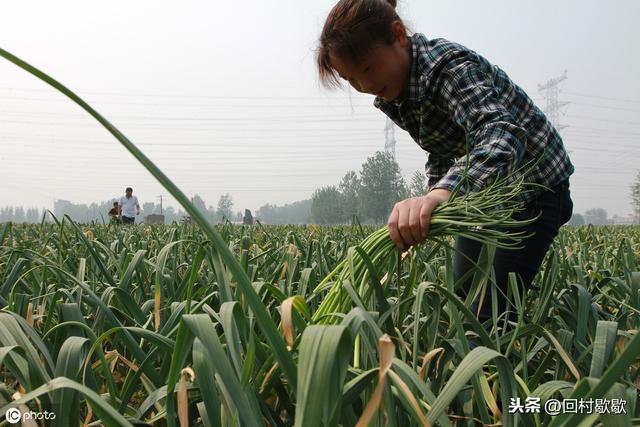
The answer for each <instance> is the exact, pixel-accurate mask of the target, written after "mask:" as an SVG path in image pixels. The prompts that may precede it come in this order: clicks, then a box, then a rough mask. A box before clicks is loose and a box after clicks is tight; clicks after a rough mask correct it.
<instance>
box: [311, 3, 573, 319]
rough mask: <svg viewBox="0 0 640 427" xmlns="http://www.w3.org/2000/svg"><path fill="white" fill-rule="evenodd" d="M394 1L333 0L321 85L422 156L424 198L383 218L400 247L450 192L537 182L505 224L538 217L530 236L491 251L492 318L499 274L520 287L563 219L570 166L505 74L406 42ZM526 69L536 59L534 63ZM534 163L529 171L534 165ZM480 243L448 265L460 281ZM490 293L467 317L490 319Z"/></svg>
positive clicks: (448, 50) (479, 60)
mask: <svg viewBox="0 0 640 427" xmlns="http://www.w3.org/2000/svg"><path fill="white" fill-rule="evenodd" d="M395 6H396V0H387V1H385V0H340V1H339V2H338V4H337V5H336V6H335V7H334V8H333V9H332V10H331V12H330V14H329V16H328V17H327V20H326V22H325V24H324V28H323V30H322V35H321V36H320V46H319V49H318V57H317V59H318V70H319V73H320V78H321V80H322V81H323V82H325V83H327V84H329V85H331V84H339V82H340V79H344V80H345V81H347V82H349V84H350V85H351V86H352V87H353V88H354V89H356V90H357V91H358V92H363V93H370V94H372V95H375V97H376V98H375V100H374V103H373V104H374V106H375V107H376V108H377V109H379V110H380V111H381V112H382V113H384V114H385V115H386V116H388V117H389V118H390V119H391V120H393V122H395V123H396V124H397V125H398V126H399V127H401V128H402V129H404V130H406V131H407V132H408V133H409V135H410V136H411V137H412V139H413V140H414V141H415V142H416V143H417V144H418V145H419V146H420V147H421V148H422V149H423V150H424V151H426V152H427V153H428V155H429V158H428V161H427V163H426V174H427V177H428V179H429V181H428V185H429V191H428V192H427V193H426V194H424V195H422V196H420V197H413V198H410V199H406V200H403V201H401V202H399V203H397V204H396V205H395V207H394V208H393V211H392V212H391V215H390V217H389V220H388V226H389V232H390V235H391V239H392V240H393V241H394V242H395V244H396V245H397V246H398V247H399V248H401V249H407V248H408V247H409V246H413V245H417V244H420V243H422V242H424V241H425V239H426V238H427V234H428V233H429V223H430V219H431V213H432V212H433V210H434V209H435V208H436V207H437V206H438V205H440V204H441V203H444V202H446V201H447V200H448V199H449V197H450V196H451V195H452V192H453V191H454V190H456V189H459V190H460V191H461V192H463V193H464V192H467V191H478V190H481V189H482V188H484V187H485V186H486V185H487V184H489V183H490V182H492V181H493V180H495V179H497V178H505V177H506V178H507V179H508V180H509V181H511V180H514V179H516V178H517V177H518V175H519V174H521V170H522V168H523V167H524V166H525V165H529V164H535V167H533V168H532V169H531V170H529V171H528V173H527V174H526V175H525V177H524V178H525V180H526V181H527V182H529V183H533V184H538V185H537V186H535V187H532V190H531V191H528V192H523V193H522V194H518V200H520V201H522V202H524V204H525V205H524V210H523V211H522V212H521V213H518V216H517V217H516V216H515V215H514V219H518V220H521V219H528V218H531V217H535V216H536V215H538V214H540V216H539V217H538V218H537V219H536V220H535V222H533V223H532V224H530V225H528V226H526V227H525V229H524V230H523V231H525V233H527V234H533V236H532V237H531V238H529V239H527V240H526V241H525V242H524V245H525V247H524V248H522V249H520V250H502V249H498V250H496V254H495V258H494V268H495V277H496V282H497V290H498V292H496V293H497V302H498V307H494V308H497V313H498V314H502V313H504V312H505V310H506V309H507V308H509V309H511V307H507V304H506V298H505V295H506V293H507V286H508V273H509V272H515V273H516V276H517V277H519V278H520V279H521V280H522V283H523V284H524V286H525V287H527V288H528V287H529V285H530V284H531V281H532V279H533V277H534V276H535V274H536V273H537V272H538V270H539V269H540V264H541V262H542V260H543V258H544V255H545V253H546V252H547V249H548V248H549V245H550V244H551V242H552V241H553V239H554V237H555V236H556V235H557V234H558V229H559V228H560V226H561V225H562V224H564V223H565V222H567V221H568V220H569V218H570V217H571V212H572V208H573V203H572V201H571V196H570V193H569V176H570V175H571V174H572V173H573V171H574V168H573V165H572V164H571V161H570V160H569V155H568V154H567V151H566V150H565V147H564V145H563V143H562V138H561V137H560V134H559V133H558V131H557V130H556V129H555V128H554V127H553V125H552V124H551V122H550V121H549V119H548V118H547V117H546V116H545V115H544V113H543V112H542V111H541V110H540V109H539V108H538V107H537V106H536V105H535V104H534V103H533V101H532V100H531V98H530V97H529V96H528V95H527V94H526V93H525V92H524V90H522V88H520V87H519V86H517V85H516V84H515V83H514V82H513V81H511V79H510V78H509V77H508V76H507V74H506V73H505V72H504V71H503V70H501V69H500V68H498V67H497V66H495V65H493V64H491V63H490V62H489V61H487V60H486V59H485V58H483V57H482V56H480V55H479V54H477V53H476V52H474V51H472V50H470V49H468V48H466V47H464V46H462V45H460V44H457V43H453V42H450V41H448V40H445V39H428V38H427V37H426V36H425V35H423V34H420V33H415V34H409V33H408V31H407V29H406V27H405V25H404V23H403V22H402V20H401V19H400V17H399V16H398V14H397V13H396V11H395ZM533 62H535V61H533ZM536 161H537V163H534V162H536ZM480 249H481V244H479V243H478V242H476V241H474V240H470V239H468V238H463V237H460V238H458V239H457V241H456V250H457V255H456V259H455V262H454V270H455V276H456V278H457V279H461V278H463V277H467V278H468V280H467V281H466V283H465V284H463V285H462V287H463V288H466V289H467V290H468V289H469V287H470V285H471V279H470V278H469V276H468V275H467V274H466V273H467V272H469V271H471V269H472V268H473V264H474V263H475V261H476V260H477V259H478V256H479V254H480ZM491 304H492V296H491V295H490V289H489V290H488V291H487V295H486V296H485V298H484V300H481V298H480V296H478V297H476V299H475V302H474V303H473V305H472V307H471V308H472V311H473V312H477V313H479V316H478V317H479V319H480V320H481V321H486V320H488V319H490V318H491V317H492V316H491V312H492V310H491Z"/></svg>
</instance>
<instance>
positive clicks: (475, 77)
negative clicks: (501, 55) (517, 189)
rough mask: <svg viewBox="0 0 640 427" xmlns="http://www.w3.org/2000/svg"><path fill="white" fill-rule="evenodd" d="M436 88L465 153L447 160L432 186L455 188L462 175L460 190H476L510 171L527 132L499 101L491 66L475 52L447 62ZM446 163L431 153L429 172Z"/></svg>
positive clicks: (515, 165) (517, 160)
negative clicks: (461, 133)
mask: <svg viewBox="0 0 640 427" xmlns="http://www.w3.org/2000/svg"><path fill="white" fill-rule="evenodd" d="M438 92H439V93H438V95H439V99H440V102H441V103H442V104H441V105H442V108H444V109H445V110H446V111H448V113H449V114H450V115H451V117H452V119H453V121H454V122H455V123H456V124H458V125H459V126H461V127H462V128H463V129H464V131H465V133H466V135H467V155H466V156H462V157H459V158H458V159H457V160H455V161H451V164H450V165H449V167H448V168H447V170H446V171H445V172H443V173H442V174H441V175H440V177H439V178H438V179H437V182H434V183H433V185H432V186H431V185H430V188H446V189H449V190H452V191H453V190H454V189H455V188H456V187H458V186H459V184H460V182H461V181H462V179H463V177H465V176H466V178H465V185H463V186H461V191H464V189H469V190H470V191H477V190H480V189H481V188H482V187H483V186H484V185H485V183H486V182H487V181H488V180H490V179H493V178H497V177H498V176H506V175H509V174H511V173H513V172H514V171H515V170H516V169H517V168H518V165H519V164H520V162H521V160H522V159H523V157H524V154H525V151H526V133H525V131H524V129H522V127H520V126H519V125H518V124H517V121H516V120H515V119H514V117H513V116H512V114H511V113H510V112H509V110H508V109H507V108H506V107H505V106H504V105H503V104H502V103H501V101H500V99H499V96H498V95H497V90H496V89H495V87H494V84H493V76H492V73H491V70H489V69H487V68H486V67H483V66H482V65H481V64H479V63H478V62H476V61H474V60H473V57H466V58H462V59H458V60H455V61H451V62H450V63H449V64H447V66H446V67H445V68H444V69H443V70H442V74H441V80H440V85H439V87H438ZM429 161H431V158H429ZM427 165H429V162H427ZM446 165H447V163H446V162H445V161H443V160H442V159H438V158H435V159H434V161H433V166H431V168H432V169H433V171H434V173H433V177H434V178H435V177H436V176H437V173H440V172H442V170H443V169H444V167H445V166H446ZM429 176H430V177H431V175H429ZM430 181H431V178H430ZM434 181H435V179H434Z"/></svg>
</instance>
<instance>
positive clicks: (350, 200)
mask: <svg viewBox="0 0 640 427" xmlns="http://www.w3.org/2000/svg"><path fill="white" fill-rule="evenodd" d="M338 189H339V190H340V194H341V195H342V209H343V211H342V212H343V214H344V218H343V221H346V222H348V221H351V220H352V219H353V216H354V215H358V200H359V198H360V191H361V189H362V185H361V184H360V178H359V177H358V174H357V173H356V172H355V171H349V172H347V173H346V174H345V175H344V176H343V177H342V180H341V181H340V185H339V186H338Z"/></svg>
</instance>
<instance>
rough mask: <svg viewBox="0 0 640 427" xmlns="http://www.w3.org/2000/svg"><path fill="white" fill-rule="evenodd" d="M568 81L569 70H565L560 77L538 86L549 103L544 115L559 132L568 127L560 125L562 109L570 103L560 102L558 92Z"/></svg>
mask: <svg viewBox="0 0 640 427" xmlns="http://www.w3.org/2000/svg"><path fill="white" fill-rule="evenodd" d="M566 79H567V70H564V73H562V75H561V76H560V77H555V78H553V79H549V80H547V81H546V82H544V83H543V84H539V85H538V91H539V92H542V93H543V95H542V96H543V98H544V99H545V100H546V101H547V105H546V108H545V109H544V113H545V114H546V116H547V118H548V119H549V121H551V124H552V125H553V126H554V127H555V128H556V129H557V130H558V131H560V130H562V129H564V128H566V127H567V126H566V125H562V124H560V109H561V108H562V107H564V106H565V105H568V104H569V103H568V102H560V101H558V92H560V90H559V88H558V85H559V84H560V82H562V81H564V80H566Z"/></svg>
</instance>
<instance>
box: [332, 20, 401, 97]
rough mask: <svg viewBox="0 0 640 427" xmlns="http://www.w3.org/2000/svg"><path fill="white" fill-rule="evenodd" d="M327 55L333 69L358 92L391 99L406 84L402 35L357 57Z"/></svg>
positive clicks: (397, 94) (378, 44)
mask: <svg viewBox="0 0 640 427" xmlns="http://www.w3.org/2000/svg"><path fill="white" fill-rule="evenodd" d="M402 35H404V28H403V33H402ZM329 57H330V60H331V65H332V67H333V69H334V70H336V72H337V73H338V75H339V76H340V77H342V78H343V79H345V80H347V81H348V82H349V84H350V85H351V86H353V88H354V89H355V90H357V91H358V92H363V93H370V94H372V95H375V96H379V97H381V98H383V99H384V100H386V101H391V100H394V99H396V98H398V97H399V96H400V95H401V94H402V92H403V91H404V89H405V87H406V85H407V79H408V78H409V71H410V69H411V56H410V54H409V44H408V40H407V37H406V35H404V37H396V40H395V41H394V42H393V43H392V44H381V43H377V44H375V45H373V46H372V47H371V48H370V49H369V52H368V53H367V54H366V55H365V56H364V57H363V58H362V59H361V60H360V61H354V60H352V59H350V58H344V57H340V56H338V55H332V54H330V55H329Z"/></svg>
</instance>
